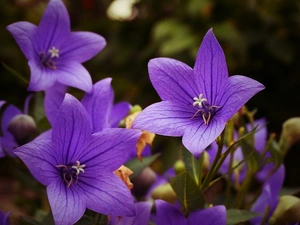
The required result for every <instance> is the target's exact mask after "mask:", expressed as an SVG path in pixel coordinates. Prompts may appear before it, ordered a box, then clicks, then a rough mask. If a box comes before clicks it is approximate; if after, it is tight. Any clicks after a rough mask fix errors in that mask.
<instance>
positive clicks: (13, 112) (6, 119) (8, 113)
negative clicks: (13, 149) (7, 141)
mask: <svg viewBox="0 0 300 225" xmlns="http://www.w3.org/2000/svg"><path fill="white" fill-rule="evenodd" d="M19 114H22V111H21V110H20V109H18V108H17V107H16V106H14V105H9V106H8V107H7V108H6V109H5V111H4V112H3V115H2V134H3V136H6V137H7V136H9V137H12V134H11V133H10V132H9V131H8V126H9V123H10V122H11V120H12V119H13V118H14V117H15V116H17V115H19Z"/></svg>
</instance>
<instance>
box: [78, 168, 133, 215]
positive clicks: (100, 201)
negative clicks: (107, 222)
mask: <svg viewBox="0 0 300 225" xmlns="http://www.w3.org/2000/svg"><path fill="white" fill-rule="evenodd" d="M78 188H81V192H82V193H84V195H82V196H81V198H84V199H85V202H86V207H87V208H88V209H91V210H93V211H95V212H98V213H102V214H106V215H113V216H134V215H135V208H134V201H133V197H132V195H131V193H130V191H129V189H128V188H127V186H126V185H125V184H124V183H123V182H122V181H121V179H119V178H118V177H117V176H116V175H114V174H113V173H101V174H97V175H96V176H90V177H88V176H87V175H86V174H83V175H82V176H81V177H80V178H79V180H78Z"/></svg>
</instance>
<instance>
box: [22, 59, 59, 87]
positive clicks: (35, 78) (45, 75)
mask: <svg viewBox="0 0 300 225" xmlns="http://www.w3.org/2000/svg"><path fill="white" fill-rule="evenodd" d="M37 62H38V61H37V60H29V62H28V64H29V66H30V71H31V76H30V84H29V86H28V89H27V90H28V91H42V90H46V89H48V88H49V87H51V86H53V85H54V83H55V81H56V77H57V74H56V73H55V72H57V71H54V70H50V69H48V68H42V67H41V65H40V64H37Z"/></svg>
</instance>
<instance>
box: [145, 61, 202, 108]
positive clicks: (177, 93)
mask: <svg viewBox="0 0 300 225" xmlns="http://www.w3.org/2000/svg"><path fill="white" fill-rule="evenodd" d="M148 70H149V75H150V80H151V82H152V84H153V86H154V88H155V90H156V91H157V93H158V94H159V96H160V98H161V99H162V100H169V101H174V102H177V103H179V104H187V105H193V98H194V97H198V96H199V94H200V93H198V92H197V89H196V86H195V81H194V80H193V70H192V68H190V67H189V66H188V65H186V64H184V63H182V62H180V61H178V60H175V59H169V58H156V59H152V60H150V62H149V64H148Z"/></svg>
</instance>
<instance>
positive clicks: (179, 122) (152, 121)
mask: <svg viewBox="0 0 300 225" xmlns="http://www.w3.org/2000/svg"><path fill="white" fill-rule="evenodd" d="M194 113H195V109H194V108H193V107H191V108H189V107H184V106H181V105H178V104H177V103H174V102H171V101H162V102H158V103H154V104H152V105H150V106H148V107H147V108H145V109H144V110H143V111H142V112H141V113H140V114H139V115H138V116H137V117H136V119H135V120H134V122H133V125H132V128H134V129H141V130H147V131H150V132H153V133H156V134H160V135H166V136H174V137H179V136H182V135H183V134H184V132H185V130H186V129H189V127H190V126H192V124H195V123H198V121H200V120H198V119H197V118H194V119H191V118H192V117H193V115H194ZM200 123H201V122H200ZM202 123H203V121H202Z"/></svg>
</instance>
